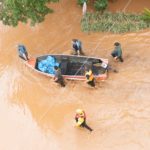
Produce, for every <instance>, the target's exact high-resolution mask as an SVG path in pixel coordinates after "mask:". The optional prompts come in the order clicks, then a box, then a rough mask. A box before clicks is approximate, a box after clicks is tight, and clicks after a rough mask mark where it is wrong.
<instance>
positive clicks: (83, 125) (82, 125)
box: [81, 121, 93, 131]
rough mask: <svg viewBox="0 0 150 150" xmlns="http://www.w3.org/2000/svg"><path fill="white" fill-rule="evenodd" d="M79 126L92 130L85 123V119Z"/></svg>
mask: <svg viewBox="0 0 150 150" xmlns="http://www.w3.org/2000/svg"><path fill="white" fill-rule="evenodd" d="M81 127H83V128H86V129H88V130H89V131H93V129H92V128H91V127H89V126H88V125H87V124H86V121H84V122H83V123H82V124H81Z"/></svg>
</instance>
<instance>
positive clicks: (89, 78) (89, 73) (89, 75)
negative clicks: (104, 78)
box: [85, 69, 95, 87]
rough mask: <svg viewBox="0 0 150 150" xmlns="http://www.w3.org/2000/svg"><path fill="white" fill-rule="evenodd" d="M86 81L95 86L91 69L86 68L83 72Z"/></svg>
mask: <svg viewBox="0 0 150 150" xmlns="http://www.w3.org/2000/svg"><path fill="white" fill-rule="evenodd" d="M85 77H86V82H87V84H89V85H90V86H92V87H95V82H94V75H93V72H92V70H91V69H87V70H86V72H85Z"/></svg>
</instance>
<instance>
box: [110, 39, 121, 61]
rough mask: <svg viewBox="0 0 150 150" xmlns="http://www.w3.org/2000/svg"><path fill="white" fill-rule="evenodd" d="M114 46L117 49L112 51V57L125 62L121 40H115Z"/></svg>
mask: <svg viewBox="0 0 150 150" xmlns="http://www.w3.org/2000/svg"><path fill="white" fill-rule="evenodd" d="M114 46H115V49H114V50H113V52H112V53H111V55H112V57H113V58H114V59H115V60H119V61H120V62H123V58H122V49H121V44H120V43H119V42H115V43H114Z"/></svg>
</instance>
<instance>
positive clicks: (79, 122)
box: [75, 109, 93, 131]
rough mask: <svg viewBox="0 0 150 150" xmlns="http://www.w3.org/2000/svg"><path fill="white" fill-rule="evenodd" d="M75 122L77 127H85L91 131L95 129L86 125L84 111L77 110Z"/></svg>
mask: <svg viewBox="0 0 150 150" xmlns="http://www.w3.org/2000/svg"><path fill="white" fill-rule="evenodd" d="M75 121H76V126H77V127H83V128H86V129H88V130H89V131H93V129H91V127H89V126H88V125H87V124H86V114H85V112H84V111H83V110H82V109H77V110H76V115H75Z"/></svg>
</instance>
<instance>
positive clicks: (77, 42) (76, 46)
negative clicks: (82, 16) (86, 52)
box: [72, 39, 83, 55]
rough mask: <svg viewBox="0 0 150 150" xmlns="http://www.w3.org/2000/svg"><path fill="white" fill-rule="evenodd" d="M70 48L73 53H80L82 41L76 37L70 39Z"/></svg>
mask: <svg viewBox="0 0 150 150" xmlns="http://www.w3.org/2000/svg"><path fill="white" fill-rule="evenodd" d="M72 49H73V51H74V55H82V53H83V52H82V43H81V41H80V40H78V39H72Z"/></svg>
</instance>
